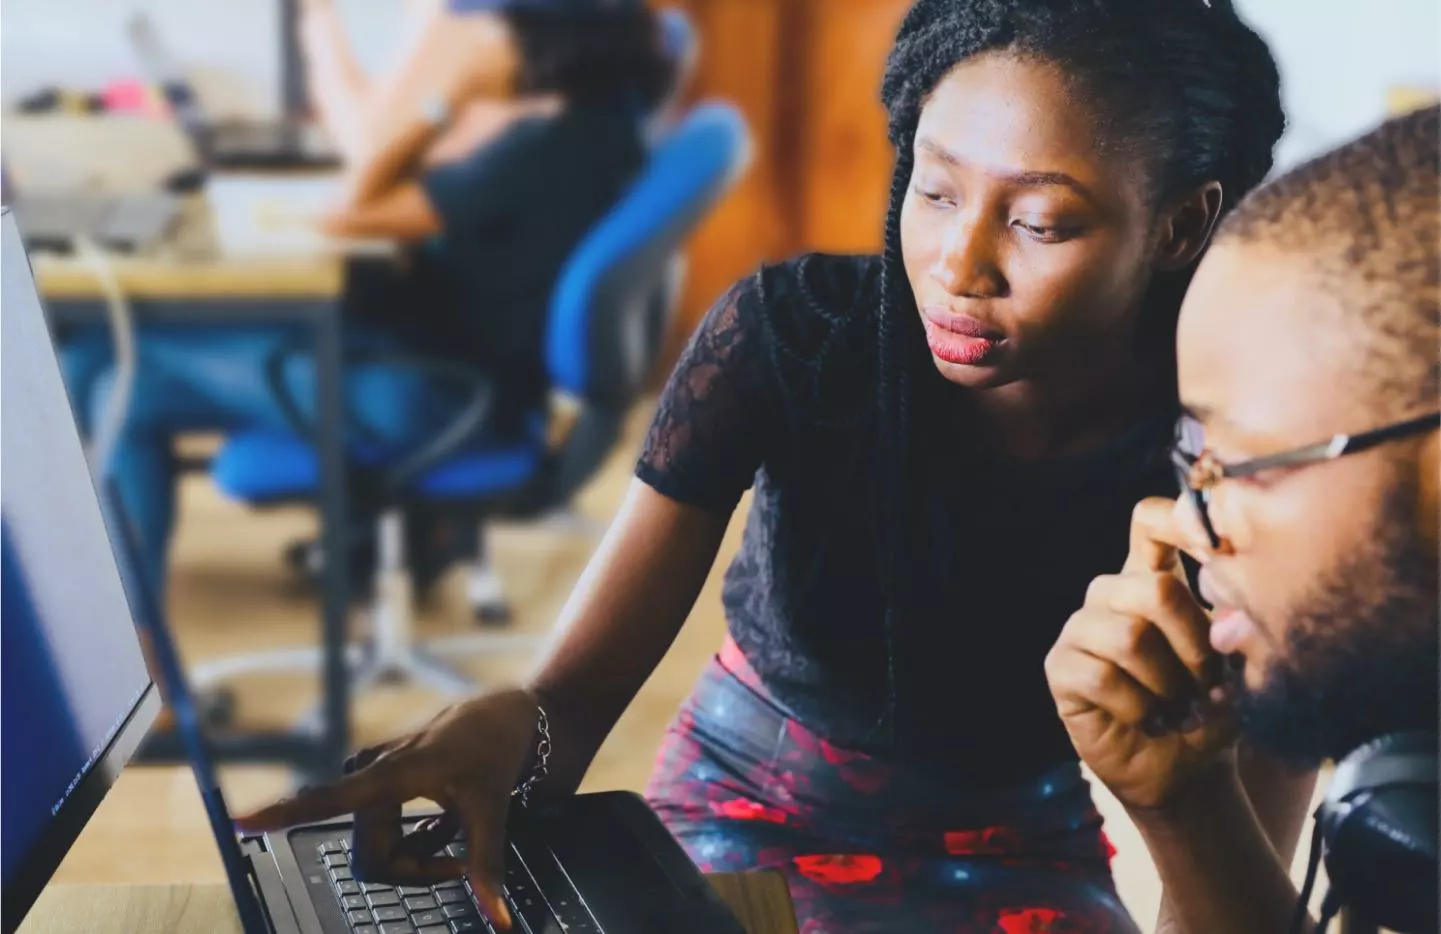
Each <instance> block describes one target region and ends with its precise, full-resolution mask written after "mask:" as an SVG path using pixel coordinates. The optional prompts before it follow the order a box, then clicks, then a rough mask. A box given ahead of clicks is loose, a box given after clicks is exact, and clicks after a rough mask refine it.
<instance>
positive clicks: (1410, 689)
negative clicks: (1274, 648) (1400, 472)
mask: <svg viewBox="0 0 1441 934" xmlns="http://www.w3.org/2000/svg"><path fill="white" fill-rule="evenodd" d="M1392 489H1393V491H1394V492H1393V493H1392V494H1391V495H1390V496H1389V497H1388V499H1387V501H1386V503H1385V504H1384V506H1383V508H1382V509H1381V511H1380V514H1379V515H1378V522H1377V524H1376V526H1375V528H1374V529H1373V530H1372V534H1371V535H1370V536H1367V537H1366V538H1364V539H1361V540H1359V541H1358V544H1357V547H1356V549H1355V550H1354V551H1353V552H1351V554H1349V555H1347V556H1346V557H1345V558H1343V559H1342V560H1341V561H1340V562H1338V564H1337V565H1336V566H1335V567H1333V568H1331V569H1330V571H1328V572H1327V573H1325V574H1323V575H1322V576H1321V577H1319V578H1318V579H1317V580H1316V582H1315V585H1314V586H1313V588H1312V589H1311V591H1310V592H1309V593H1308V594H1307V596H1306V597H1305V599H1303V600H1302V601H1301V603H1300V604H1299V605H1298V606H1297V608H1296V610H1295V611H1293V613H1292V615H1291V618H1290V619H1289V620H1287V621H1286V622H1288V623H1289V625H1288V626H1287V628H1286V629H1285V630H1284V631H1285V632H1286V639H1285V644H1284V645H1283V646H1281V651H1279V652H1278V653H1277V655H1276V657H1275V658H1274V660H1273V661H1272V662H1271V664H1270V666H1269V668H1268V669H1267V671H1266V675H1265V683H1264V684H1262V686H1261V687H1260V688H1259V689H1257V690H1255V691H1249V690H1248V691H1244V692H1243V693H1242V694H1241V697H1240V700H1239V702H1238V707H1239V710H1240V714H1241V724H1242V728H1243V730H1244V731H1245V732H1246V734H1247V735H1248V736H1249V737H1250V738H1251V739H1252V740H1254V741H1255V743H1256V745H1257V746H1258V747H1260V748H1262V749H1264V750H1266V751H1269V752H1270V753H1272V754H1273V755H1275V756H1277V757H1278V758H1281V759H1283V760H1285V761H1288V762H1290V763H1292V764H1293V765H1296V766H1301V767H1307V768H1310V767H1314V766H1316V765H1318V764H1319V763H1321V762H1323V761H1324V760H1327V759H1340V758H1342V757H1343V756H1345V755H1346V754H1347V753H1348V752H1350V751H1352V750H1353V749H1355V748H1356V747H1358V746H1360V745H1362V744H1363V743H1366V742H1368V741H1370V740H1372V739H1375V738H1377V737H1378V736H1381V735H1384V734H1386V733H1396V732H1402V731H1407V730H1423V731H1425V732H1428V733H1433V734H1434V733H1435V732H1436V730H1437V725H1438V724H1437V720H1438V714H1437V705H1438V694H1437V690H1438V686H1437V684H1438V678H1437V668H1438V664H1441V661H1438V657H1437V655H1438V638H1437V624H1438V620H1437V593H1436V588H1437V564H1436V555H1434V554H1430V553H1429V550H1428V549H1427V548H1426V547H1425V546H1424V545H1423V543H1422V541H1421V537H1420V536H1419V534H1418V533H1417V530H1416V497H1415V495H1414V488H1409V489H1408V488H1407V487H1406V486H1405V485H1404V484H1402V483H1398V484H1397V485H1396V486H1394V487H1392ZM1271 631H1272V632H1274V631H1275V630H1274V629H1272V630H1271Z"/></svg>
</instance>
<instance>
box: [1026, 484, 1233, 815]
mask: <svg viewBox="0 0 1441 934" xmlns="http://www.w3.org/2000/svg"><path fill="white" fill-rule="evenodd" d="M1173 506H1174V503H1173V502H1172V501H1171V500H1166V499H1159V498H1155V499H1148V500H1145V501H1143V502H1142V503H1141V504H1140V505H1138V506H1137V507H1136V511H1135V514H1134V517H1133V519H1132V524H1131V550H1130V554H1129V556H1128V557H1127V559H1126V564H1125V567H1124V568H1122V570H1121V573H1120V574H1117V575H1109V576H1105V577H1098V578H1096V580H1095V581H1093V582H1092V584H1091V587H1090V589H1089V590H1088V591H1087V593H1086V603H1085V605H1084V606H1083V607H1081V609H1080V610H1079V611H1078V612H1077V613H1076V614H1075V615H1074V616H1072V617H1071V618H1070V620H1069V621H1068V622H1067V623H1066V626H1065V628H1064V629H1063V630H1062V631H1061V636H1060V639H1059V640H1058V641H1057V642H1056V645H1055V647H1054V648H1052V649H1051V651H1050V653H1049V654H1048V655H1047V656H1046V677H1047V679H1048V680H1049V681H1050V684H1051V693H1052V695H1053V696H1054V697H1055V700H1056V709H1057V711H1058V712H1059V713H1060V715H1061V720H1062V722H1063V723H1064V724H1065V725H1066V731H1067V732H1068V733H1069V734H1070V736H1071V742H1072V744H1074V745H1075V747H1076V752H1077V753H1079V754H1080V756H1081V759H1082V760H1083V761H1084V762H1085V763H1086V764H1087V765H1088V766H1089V767H1090V769H1091V771H1092V772H1094V773H1095V774H1096V777H1097V778H1099V779H1100V780H1101V781H1102V782H1103V783H1105V785H1106V786H1107V787H1108V788H1110V789H1111V791H1112V793H1114V794H1115V795H1116V797H1117V799H1119V800H1120V801H1121V803H1122V804H1123V805H1125V806H1126V807H1128V808H1132V809H1151V808H1159V807H1164V806H1165V805H1166V804H1167V803H1169V802H1170V801H1171V800H1172V799H1173V798H1174V796H1175V794H1176V793H1177V791H1178V789H1180V788H1182V787H1183V786H1184V785H1185V784H1187V783H1188V782H1189V781H1190V780H1192V779H1193V778H1195V777H1197V776H1198V775H1200V774H1201V773H1203V772H1208V773H1209V772H1210V771H1211V770H1213V769H1215V768H1216V767H1218V766H1219V767H1222V768H1229V767H1231V766H1230V765H1229V764H1228V759H1229V758H1230V752H1231V748H1232V745H1233V743H1234V741H1235V739H1236V724H1235V719H1234V716H1233V715H1232V713H1231V710H1230V705H1229V703H1228V697H1227V694H1226V689H1225V687H1224V674H1225V664H1224V660H1223V659H1222V657H1221V656H1219V655H1217V654H1216V653H1215V652H1214V651H1213V650H1212V649H1211V646H1210V640H1209V635H1208V631H1209V628H1210V620H1209V618H1208V616H1207V615H1206V611H1205V610H1204V609H1203V608H1202V607H1201V605H1200V604H1199V603H1198V602H1197V601H1196V598H1195V597H1194V596H1193V595H1192V593H1191V590H1190V588H1189V587H1188V586H1187V585H1186V582H1185V580H1184V578H1183V577H1182V576H1181V575H1180V573H1179V561H1178V551H1177V549H1178V548H1179V547H1180V546H1181V544H1182V539H1181V536H1180V535H1179V533H1178V532H1177V530H1176V529H1175V526H1174V522H1173V519H1172V508H1173Z"/></svg>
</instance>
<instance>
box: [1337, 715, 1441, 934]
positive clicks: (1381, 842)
mask: <svg viewBox="0 0 1441 934" xmlns="http://www.w3.org/2000/svg"><path fill="white" fill-rule="evenodd" d="M1436 795H1437V759H1436V738H1435V737H1434V736H1420V735H1418V734H1405V735H1398V736H1390V737H1383V738H1382V739H1381V740H1378V741H1376V742H1373V743H1368V744H1367V745H1366V746H1363V747H1361V748H1360V749H1358V750H1356V751H1355V752H1354V753H1352V754H1351V755H1349V756H1347V757H1346V758H1345V759H1344V760H1342V762H1340V763H1339V764H1338V765H1337V768H1336V780H1335V781H1334V782H1333V783H1332V787H1331V788H1330V789H1328V791H1327V794H1326V801H1325V803H1324V804H1322V806H1321V810H1320V812H1319V813H1318V814H1317V827H1316V832H1317V833H1320V834H1321V835H1322V839H1323V852H1324V854H1325V861H1326V874H1327V876H1328V877H1329V878H1330V881H1331V887H1332V891H1333V892H1334V893H1335V894H1336V895H1337V896H1339V898H1338V900H1339V902H1340V904H1342V905H1345V906H1346V907H1348V908H1350V909H1352V910H1354V911H1356V912H1357V914H1359V915H1360V916H1362V917H1364V918H1366V919H1367V920H1368V921H1370V922H1372V923H1375V924H1378V925H1380V926H1381V927H1384V928H1387V929H1388V930H1392V931H1397V932H1400V934H1412V932H1415V934H1423V932H1424V934H1433V932H1435V931H1436V930H1437V925H1438V916H1437V900H1438V895H1441V891H1438V885H1437V875H1436V873H1437V858H1436V853H1437V833H1438V827H1437V800H1436Z"/></svg>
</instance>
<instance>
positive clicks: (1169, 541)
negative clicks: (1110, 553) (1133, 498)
mask: <svg viewBox="0 0 1441 934" xmlns="http://www.w3.org/2000/svg"><path fill="white" fill-rule="evenodd" d="M1175 505H1176V504H1175V501H1174V500H1169V499H1164V498H1162V497H1159V496H1152V497H1150V498H1149V499H1143V500H1141V501H1140V502H1139V503H1137V504H1136V508H1135V510H1133V511H1132V513H1131V548H1130V551H1129V552H1128V553H1127V555H1126V564H1125V566H1124V567H1122V568H1121V573H1122V574H1128V573H1134V572H1139V571H1175V569H1176V565H1177V552H1178V551H1179V550H1180V549H1181V548H1183V547H1184V546H1185V545H1186V538H1185V536H1184V535H1183V534H1182V532H1181V530H1180V529H1179V528H1177V526H1176V520H1175V513H1174V509H1175Z"/></svg>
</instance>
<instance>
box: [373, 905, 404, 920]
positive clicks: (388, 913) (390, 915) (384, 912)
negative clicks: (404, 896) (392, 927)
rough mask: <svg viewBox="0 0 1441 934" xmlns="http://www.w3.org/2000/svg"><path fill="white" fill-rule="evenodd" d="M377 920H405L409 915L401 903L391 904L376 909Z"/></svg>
mask: <svg viewBox="0 0 1441 934" xmlns="http://www.w3.org/2000/svg"><path fill="white" fill-rule="evenodd" d="M375 920H377V921H380V922H386V921H405V920H407V916H406V913H405V909H404V908H401V907H400V906H399V905H391V906H388V907H385V908H377V909H375Z"/></svg>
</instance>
